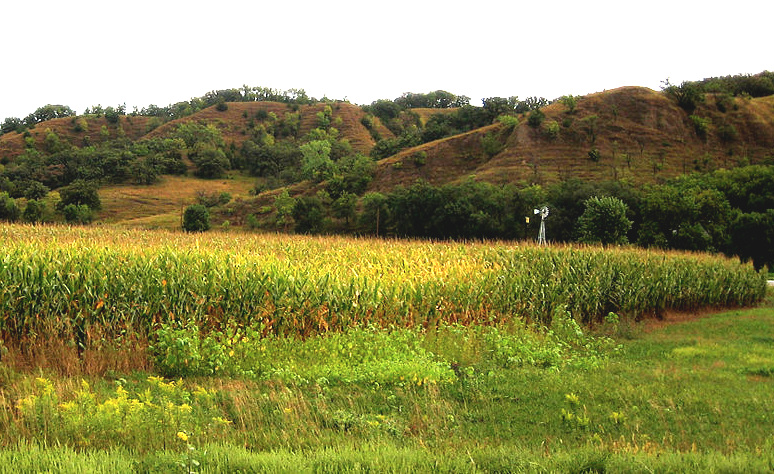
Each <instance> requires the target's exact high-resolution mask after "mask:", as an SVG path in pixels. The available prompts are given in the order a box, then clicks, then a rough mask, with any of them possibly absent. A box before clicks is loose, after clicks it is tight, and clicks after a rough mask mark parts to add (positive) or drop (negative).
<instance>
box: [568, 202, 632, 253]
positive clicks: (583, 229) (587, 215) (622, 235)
mask: <svg viewBox="0 0 774 474" xmlns="http://www.w3.org/2000/svg"><path fill="white" fill-rule="evenodd" d="M584 206H585V207H586V210H585V211H583V214H582V215H581V216H580V218H579V219H578V233H579V234H580V239H579V240H580V241H581V242H585V243H602V244H605V245H608V244H626V243H628V242H629V239H628V238H627V236H626V234H627V232H629V230H630V229H631V228H632V221H630V220H629V219H628V218H627V217H626V213H627V211H628V210H629V207H628V206H627V205H626V203H624V202H623V201H621V200H620V199H618V198H616V197H601V198H600V197H597V196H592V197H590V198H588V199H587V200H586V202H585V203H584Z"/></svg>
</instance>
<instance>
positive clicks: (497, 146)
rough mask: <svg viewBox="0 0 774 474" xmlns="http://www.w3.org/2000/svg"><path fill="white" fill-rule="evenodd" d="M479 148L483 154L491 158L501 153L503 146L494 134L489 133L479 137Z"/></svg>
mask: <svg viewBox="0 0 774 474" xmlns="http://www.w3.org/2000/svg"><path fill="white" fill-rule="evenodd" d="M481 148H483V149H484V153H486V155H487V156H488V157H489V158H491V157H493V156H495V155H496V154H498V153H500V152H501V151H503V148H505V144H503V143H502V142H501V141H500V139H499V138H498V137H497V136H496V135H495V134H494V133H491V132H490V133H487V134H486V135H484V136H483V137H481Z"/></svg>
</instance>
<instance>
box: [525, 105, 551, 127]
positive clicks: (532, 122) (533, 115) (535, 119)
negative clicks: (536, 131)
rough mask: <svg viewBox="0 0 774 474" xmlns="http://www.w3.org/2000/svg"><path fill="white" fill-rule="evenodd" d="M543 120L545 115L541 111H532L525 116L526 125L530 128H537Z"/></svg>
mask: <svg viewBox="0 0 774 474" xmlns="http://www.w3.org/2000/svg"><path fill="white" fill-rule="evenodd" d="M545 118H546V114H544V113H543V111H542V110H540V109H534V110H532V111H531V112H530V113H529V115H528V116H527V125H529V126H530V127H532V128H538V127H540V125H542V124H543V120H545Z"/></svg>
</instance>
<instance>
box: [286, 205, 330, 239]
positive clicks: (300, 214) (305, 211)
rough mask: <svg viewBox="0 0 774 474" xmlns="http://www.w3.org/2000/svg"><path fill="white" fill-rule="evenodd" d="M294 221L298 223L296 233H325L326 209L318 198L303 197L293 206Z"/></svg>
mask: <svg viewBox="0 0 774 474" xmlns="http://www.w3.org/2000/svg"><path fill="white" fill-rule="evenodd" d="M293 220H294V221H295V222H296V232H299V233H302V234H316V233H320V232H322V231H323V228H324V224H325V208H324V207H323V203H322V200H321V199H320V198H319V197H317V196H302V197H300V198H298V199H296V202H295V204H294V205H293Z"/></svg>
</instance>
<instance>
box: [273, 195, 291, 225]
mask: <svg viewBox="0 0 774 474" xmlns="http://www.w3.org/2000/svg"><path fill="white" fill-rule="evenodd" d="M295 204H296V200H295V199H294V198H292V197H291V196H290V194H289V193H288V190H287V189H283V190H282V192H281V193H279V194H278V195H277V197H275V198H274V209H275V210H276V212H277V215H276V223H277V225H278V226H281V227H283V228H284V229H285V230H286V231H287V229H288V227H289V226H290V225H291V224H292V223H293V208H294V206H295Z"/></svg>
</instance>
